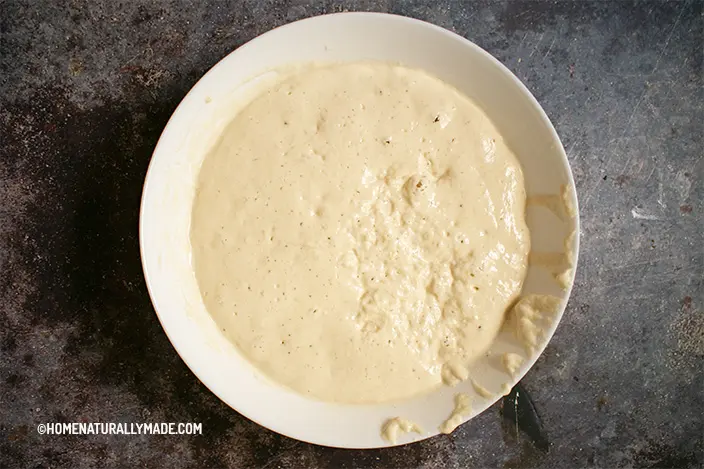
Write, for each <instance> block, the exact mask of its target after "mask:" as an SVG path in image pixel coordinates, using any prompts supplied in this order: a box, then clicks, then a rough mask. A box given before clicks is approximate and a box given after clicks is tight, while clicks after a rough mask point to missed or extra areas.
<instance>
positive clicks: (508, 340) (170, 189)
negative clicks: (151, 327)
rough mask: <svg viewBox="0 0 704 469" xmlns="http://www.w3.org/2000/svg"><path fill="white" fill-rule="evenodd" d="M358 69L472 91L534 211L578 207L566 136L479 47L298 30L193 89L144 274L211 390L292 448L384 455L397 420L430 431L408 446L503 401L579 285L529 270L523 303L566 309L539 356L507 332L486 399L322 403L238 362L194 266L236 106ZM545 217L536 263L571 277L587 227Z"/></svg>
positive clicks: (152, 190)
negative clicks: (203, 196) (297, 77)
mask: <svg viewBox="0 0 704 469" xmlns="http://www.w3.org/2000/svg"><path fill="white" fill-rule="evenodd" d="M360 60H377V61H388V62H395V63H400V64H403V65H406V66H409V67H413V68H419V69H423V70H426V71H427V72H429V73H431V74H433V75H435V76H437V77H439V78H440V79H442V80H444V81H446V82H447V83H450V84H451V85H453V86H455V87H456V88H458V89H459V90H460V91H462V92H464V93H465V94H466V95H468V96H469V97H470V98H471V99H473V100H474V101H475V102H476V103H477V104H478V105H479V106H480V107H481V108H483V110H484V111H485V112H486V113H487V114H488V116H489V117H490V118H491V119H492V121H493V122H494V124H495V125H496V127H497V128H498V129H499V131H500V133H501V134H502V135H503V137H504V139H505V140H506V141H507V143H508V144H509V146H510V147H511V148H512V149H513V151H514V152H515V153H516V155H517V157H518V159H519V160H520V162H521V165H522V167H523V172H524V178H525V186H526V193H527V196H528V197H529V200H548V199H549V198H550V197H553V196H554V195H555V194H559V193H560V191H561V189H562V190H563V192H564V195H565V196H567V198H568V199H569V200H571V201H572V203H573V204H575V206H576V194H575V192H574V184H573V180H572V174H571V172H570V168H569V163H568V161H567V157H566V155H565V151H564V149H563V146H562V144H561V143H560V140H559V138H558V136H557V133H556V132H555V129H554V128H553V126H552V124H551V123H550V121H549V119H548V117H547V116H546V115H545V112H544V111H543V110H542V108H541V107H540V105H539V104H538V102H537V101H536V100H535V98H534V97H533V96H532V95H531V94H530V92H529V91H528V90H527V89H526V87H525V86H523V84H521V82H520V81H519V80H518V79H517V78H516V77H515V76H514V75H513V74H512V73H511V72H510V71H509V70H508V69H507V68H506V67H504V66H503V65H502V64H501V63H499V62H498V61H497V60H496V59H494V58H493V57H492V56H491V55H489V54H488V53H487V52H485V51H484V50H482V49H481V48H479V47H478V46H476V45H474V44H473V43H471V42H469V41H467V40H466V39H464V38H462V37H460V36H458V35H456V34H454V33H451V32H449V31H447V30H445V29H442V28H439V27H437V26H434V25H432V24H428V23H425V22H422V21H418V20H414V19H410V18H405V17H400V16H394V15H386V14H377V13H341V14H334V15H326V16H318V17H314V18H309V19H305V20H301V21H297V22H295V23H291V24H288V25H285V26H282V27H280V28H277V29H274V30H272V31H270V32H268V33H266V34H263V35H261V36H259V37H257V38H256V39H254V40H252V41H250V42H249V43H247V44H245V45H244V46H242V47H240V48H239V49H237V50H235V51H234V52H232V53H231V54H230V55H228V56H227V57H225V58H224V59H222V60H221V61H220V62H219V63H218V64H217V65H215V66H214V67H213V68H212V69H211V70H210V71H209V72H208V73H207V74H206V75H205V76H204V77H203V78H202V79H201V80H200V81H199V82H198V83H197V84H196V85H195V86H194V87H193V89H192V90H191V91H190V92H189V93H188V95H187V96H186V97H185V98H184V99H183V101H182V102H181V104H180V105H179V106H178V108H177V109H176V111H175V112H174V114H173V116H172V117H171V119H170V121H169V123H168V124H167V126H166V128H165V129H164V131H163V133H162V135H161V138H160V139H159V142H158V144H157V146H156V149H155V150H154V155H153V157H152V160H151V164H150V166H149V170H148V172H147V176H146V181H145V184H144V192H143V197H142V206H141V214H140V227H139V228H140V249H141V255H142V264H143V267H144V274H145V277H146V283H147V287H148V289H149V293H150V295H151V299H152V302H153V304H154V308H155V310H156V312H157V315H158V317H159V320H160V321H161V324H162V326H163V328H164V330H165V331H166V334H167V335H168V337H169V339H170V340H171V343H172V344H173V345H174V347H175V348H176V350H177V352H178V353H179V355H180V356H181V358H183V360H184V361H185V362H186V364H187V365H188V366H189V367H190V369H191V370H192V371H193V373H195V375H196V376H197V377H198V378H199V379H200V380H201V381H202V382H203V383H204V384H205V385H206V386H207V387H208V389H210V390H211V391H212V392H213V393H215V394H216V395H217V396H218V397H219V398H220V399H222V400H223V401H224V402H225V403H227V404H228V405H229V406H230V407H232V408H233V409H235V410H236V411H238V412H240V413H241V414H242V415H244V416H246V417H248V418H250V419H251V420H253V421H255V422H257V423H259V424H260V425H262V426H264V427H267V428H269V429H271V430H273V431H275V432H278V433H281V434H284V435H287V436H289V437H292V438H296V439H299V440H303V441H307V442H311V443H316V444H320V445H326V446H335V447H346V448H376V447H384V446H393V444H392V443H390V442H388V441H386V440H384V439H382V437H381V434H380V429H381V426H382V424H383V423H384V422H385V421H386V420H387V419H389V418H393V417H397V416H398V417H403V418H406V419H409V420H412V421H414V422H415V423H417V424H418V425H420V427H422V428H423V429H424V433H422V434H420V435H418V434H415V433H410V434H406V435H402V436H400V438H399V440H398V442H396V443H395V444H404V443H408V442H411V441H418V440H420V439H424V438H428V437H430V436H433V435H436V434H437V433H438V430H437V429H438V426H439V425H440V424H441V423H442V422H443V421H444V420H445V419H446V418H447V417H448V416H449V415H450V413H451V411H452V409H453V396H454V395H455V394H456V393H459V392H464V393H468V394H470V395H471V396H472V397H473V401H472V402H473V405H472V412H471V414H470V415H468V416H467V417H465V421H466V420H469V419H470V418H471V417H472V416H474V415H477V414H478V413H480V412H482V411H483V410H485V409H486V408H488V407H489V406H491V405H492V404H493V403H494V402H496V401H497V400H498V399H499V398H500V397H501V395H502V393H504V392H505V391H506V389H508V387H510V386H512V385H513V384H515V383H516V382H517V381H518V380H520V378H521V377H522V376H523V375H524V374H525V373H526V372H527V371H528V369H529V368H530V367H531V366H532V365H533V364H534V363H535V361H536V360H537V358H538V356H539V355H540V353H542V351H543V350H544V348H545V346H546V345H547V342H548V340H549V339H550V337H551V336H552V334H553V332H554V331H555V329H556V327H557V324H558V322H559V320H560V318H561V316H562V313H563V311H564V307H565V303H566V301H567V298H568V297H569V292H570V289H571V284H572V275H571V274H568V276H569V279H568V280H567V284H566V285H565V286H564V289H561V288H560V287H559V286H558V285H557V283H556V282H555V278H554V273H551V272H550V271H549V269H546V268H545V266H544V265H541V264H539V263H537V264H536V263H533V264H531V265H530V266H529V269H528V275H527V277H526V282H525V284H524V288H523V293H524V294H527V293H544V294H552V295H555V296H558V297H559V298H560V306H559V308H558V310H557V311H556V312H555V314H554V315H552V316H551V317H550V318H549V320H548V321H547V322H546V323H545V324H544V327H543V329H542V332H541V334H540V337H539V343H538V344H537V347H536V348H535V349H534V350H533V353H527V352H526V351H525V350H524V349H523V348H522V347H521V344H520V342H519V341H518V340H517V339H516V338H515V337H514V335H512V334H511V332H510V331H509V330H508V328H504V330H502V332H501V333H500V335H499V336H498V337H497V339H496V341H495V342H494V344H493V345H492V347H491V349H490V350H489V352H488V353H487V356H486V357H483V358H481V359H479V360H477V361H476V362H475V363H474V364H473V365H472V367H471V368H470V375H471V376H472V377H475V378H476V379H477V381H478V382H479V383H480V384H481V386H482V387H483V388H485V389H486V390H488V391H489V393H488V394H487V393H477V392H476V388H475V387H474V386H473V384H472V380H467V381H464V382H462V383H460V384H458V385H457V386H455V387H447V386H443V387H441V388H440V389H438V390H436V391H434V392H431V393H430V394H427V395H423V396H418V397H416V398H412V399H409V400H405V401H403V402H394V403H385V404H372V405H342V404H335V403H328V402H319V401H314V400H310V399H307V398H305V397H303V396H301V395H298V394H296V393H294V392H292V391H289V390H287V389H285V388H283V387H280V386H278V385H276V384H275V383H272V382H271V381H270V380H269V379H267V378H266V377H264V376H263V375H262V374H261V373H260V372H259V371H258V370H257V369H256V368H254V367H253V366H252V365H251V364H250V363H249V362H248V361H247V360H246V359H245V358H244V357H243V356H242V355H240V354H239V353H238V351H237V349H236V347H235V346H234V345H233V344H231V343H230V342H229V341H228V340H227V339H225V337H224V336H223V335H221V334H220V331H219V328H218V327H217V325H216V324H215V322H214V321H213V319H212V318H211V316H210V315H209V314H208V312H207V311H206V309H205V306H204V305H203V302H202V300H201V296H200V293H199V290H198V286H197V283H196V279H195V276H194V273H193V270H192V268H191V263H190V258H191V249H190V241H189V229H190V218H191V208H192V201H193V196H194V191H195V183H196V177H197V174H198V171H199V168H200V165H201V163H202V161H203V158H204V157H205V156H206V154H207V153H208V151H209V149H210V148H211V147H212V145H214V144H215V143H216V142H217V140H218V137H219V135H220V134H221V132H222V130H223V128H224V127H225V125H226V124H227V123H228V122H229V121H230V120H231V119H232V118H233V117H234V115H235V114H236V112H237V108H238V106H241V105H242V104H243V103H245V102H246V101H247V99H250V98H251V97H252V95H253V94H254V93H256V91H257V90H258V89H261V87H262V86H263V85H264V84H266V83H267V82H268V81H271V80H275V79H276V77H277V76H278V75H277V72H276V70H277V69H279V70H280V69H282V67H285V66H286V65H291V64H301V63H306V62H345V61H360ZM534 196H538V197H534ZM544 196H547V199H546V197H544ZM531 197H533V199H531ZM546 207H547V208H549V204H543V205H542V206H541V205H540V204H538V205H537V206H536V207H533V208H531V207H529V208H528V209H527V222H528V226H529V228H530V231H531V240H532V248H533V251H536V250H538V251H543V252H562V253H563V254H564V250H565V249H567V250H568V251H569V255H571V259H572V266H573V269H574V267H575V266H576V261H577V259H576V257H577V252H578V243H579V220H578V217H577V216H573V217H565V216H564V214H563V216H557V211H555V210H552V211H551V210H548V209H546ZM553 209H554V207H553ZM553 212H555V213H553ZM570 233H575V236H574V238H573V239H574V240H573V241H572V242H571V243H570V245H568V246H567V247H566V248H565V246H566V245H565V238H566V237H568V236H569V234H570ZM572 271H573V270H572ZM507 352H513V353H518V354H521V355H523V356H524V361H523V364H522V366H520V368H519V369H518V370H517V371H516V372H515V373H513V375H512V376H511V375H509V374H508V373H507V372H506V370H505V369H504V368H503V367H502V366H501V356H502V355H503V354H505V353H507Z"/></svg>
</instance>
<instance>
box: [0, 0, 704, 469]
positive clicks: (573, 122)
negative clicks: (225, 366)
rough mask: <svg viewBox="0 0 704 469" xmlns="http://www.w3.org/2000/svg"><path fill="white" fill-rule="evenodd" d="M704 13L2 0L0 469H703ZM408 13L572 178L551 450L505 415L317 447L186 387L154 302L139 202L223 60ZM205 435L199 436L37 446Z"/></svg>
mask: <svg viewBox="0 0 704 469" xmlns="http://www.w3.org/2000/svg"><path fill="white" fill-rule="evenodd" d="M702 6H703V5H702V2H701V1H699V0H688V1H664V0H663V1H660V0H658V1H636V2H633V1H627V0H623V1H621V0H618V1H609V0H600V1H591V2H590V1H579V2H577V1H559V2H552V1H550V2H548V1H486V0H483V1H476V2H471V3H469V2H462V1H459V0H439V1H431V0H421V1H411V2H401V1H396V0H370V1H359V2H355V1H350V2H344V3H337V2H331V1H327V0H326V1H313V2H308V1H302V0H290V1H289V0H271V1H258V0H237V1H230V2H225V1H211V2H200V1H195V0H194V1H180V2H179V1H169V2H167V1H144V0H142V1H136V0H135V1H114V0H96V1H76V0H74V1H62V2H54V1H31V0H27V1H15V0H0V32H1V36H0V350H1V354H0V466H2V467H10V468H15V467H17V468H20V467H28V468H33V467H71V468H87V467H120V466H121V467H157V466H161V465H164V466H168V467H174V468H180V467H222V466H230V467H253V468H265V467H266V468H277V467H282V468H287V467H313V468H318V467H320V468H323V467H345V468H352V467H355V468H357V467H359V468H381V467H397V468H411V467H412V468H436V467H437V468H448V469H449V468H467V467H477V468H484V467H506V468H510V467H517V468H518V467H523V468H525V467H542V468H566V467H602V468H612V467H677V468H679V467H692V468H694V467H702V465H704V456H703V451H704V449H703V446H702V435H704V428H703V424H702V415H703V411H702V406H703V404H704V396H703V389H704V381H703V376H702V363H704V360H703V358H704V319H703V314H702V302H703V300H704V298H703V289H702V277H703V264H704V252H703V246H704V239H703V235H702V232H703V228H704V227H703V224H702V210H703V209H704V207H703V205H702V196H703V188H702V181H703V168H702V165H703V163H702V154H703V153H704V142H703V141H702V122H704V99H703V98H704V96H702V89H703V87H704V81H703V77H702V55H703V54H702V44H704V30H703V24H704V18H703V16H702ZM340 10H374V11H390V12H394V13H398V14H402V15H409V16H414V17H417V18H421V19H425V20H428V21H431V22H433V23H436V24H438V25H440V26H443V27H446V28H448V29H451V30H453V31H456V32H457V33H459V34H461V35H463V36H465V37H467V38H469V39H471V40H473V41H475V42H476V43H477V44H479V45H481V46H482V47H484V48H485V49H487V50H488V51H489V52H491V53H492V54H494V55H495V56H496V57H498V58H499V59H500V60H502V61H503V62H504V63H505V64H506V65H507V66H508V67H509V68H511V69H512V70H513V71H514V72H515V73H516V74H517V75H518V76H519V77H520V78H521V80H523V81H524V82H525V83H526V84H527V86H528V87H529V88H530V89H531V90H532V91H533V93H534V94H535V96H536V97H537V98H538V100H539V101H540V102H541V103H542V105H543V106H544V108H545V110H546V111H547V113H548V115H549V116H550V117H551V119H552V120H553V122H554V123H555V126H556V127H557V130H558V132H559V133H560V135H561V137H562V139H563V142H564V144H565V147H566V148H567V150H568V155H569V159H570V162H571V164H572V168H573V171H574V175H575V178H576V182H577V189H578V192H579V196H580V202H581V208H582V221H583V225H582V230H583V232H582V234H583V244H582V253H581V259H580V262H581V263H580V266H579V271H578V274H577V281H576V288H575V291H574V293H573V295H572V298H571V300H570V303H569V307H568V310H567V312H566V314H565V317H564V320H563V322H562V324H561V326H560V328H559V329H558V331H557V334H556V336H555V338H554V339H553V341H552V342H551V344H550V346H549V348H548V350H547V352H546V353H545V354H544V356H543V357H542V358H541V359H540V361H539V362H538V364H537V366H536V367H535V368H534V369H533V370H532V371H531V372H530V373H529V374H528V376H527V377H526V378H525V379H524V381H523V384H524V385H525V387H526V388H527V389H528V390H529V391H530V392H531V394H532V396H533V400H534V401H535V406H536V408H537V410H538V412H539V413H540V415H541V417H542V420H543V424H544V426H545V431H546V435H547V437H548V439H549V441H550V442H551V445H550V449H549V451H548V452H547V453H545V452H543V451H539V450H537V449H535V448H534V446H533V445H532V444H531V443H530V442H529V441H527V440H526V439H525V438H520V439H515V438H512V437H510V436H508V434H507V433H504V431H503V430H502V426H501V418H500V415H499V407H500V406H499V405H497V406H495V407H494V408H492V409H490V410H488V411H487V412H485V413H484V414H482V415H481V416H479V417H478V418H476V419H474V420H472V421H471V422H470V423H469V424H466V425H464V426H463V427H461V428H460V429H459V430H458V431H456V432H455V433H454V434H452V435H451V436H439V437H436V438H432V439H430V440H427V441H424V442H422V443H418V444H414V445H409V446H405V447H401V448H395V449H389V450H381V451H344V450H334V449H327V448H321V447H316V446H312V445H308V444H304V443H300V442H297V441H294V440H290V439H288V438H285V437H281V436H278V435H276V434H274V433H272V432H270V431H268V430H265V429H263V428H260V427H259V426H257V425H256V424H253V423H251V422H250V421H248V420H247V419H245V418H243V417H242V416H240V415H239V414H237V413H236V412H234V411H232V410H231V409H229V408H228V407H227V406H225V405H224V404H223V403H221V402H220V401H219V400H218V399H217V398H216V397H215V396H213V395H212V394H210V393H209V392H208V391H207V389H206V388H205V387H204V386H203V385H202V384H200V382H199V381H198V380H197V379H196V378H195V377H194V376H193V375H192V374H191V373H190V372H189V370H188V369H187V368H186V366H185V365H184V364H183V363H182V361H181V360H180V358H179V357H178V355H177V354H176V352H175V351H174V350H173V348H172V347H171V345H170V344H169V342H168V340H167V338H166V336H165V335H164V333H163V332H162V330H161V328H160V326H159V324H158V322H157V319H156V316H155V314H154V312H153V310H152V307H151V304H150V302H149V298H148V296H147V293H146V290H145V286H144V281H143V279H142V273H141V268H140V261H139V252H138V244H137V220H138V205H139V198H140V191H141V184H142V180H143V177H144V174H145V171H146V168H147V164H148V162H149V157H150V153H151V151H152V148H153V146H154V144H155V143H156V140H157V138H158V136H159V133H160V131H161V129H162V128H163V126H164V124H165V123H166V121H167V119H168V117H169V115H170V114H171V112H172V111H173V110H174V108H175V106H176V105H177V104H178V102H179V101H180V99H181V98H182V97H183V95H184V94H185V93H186V92H187V91H188V89H189V88H190V87H191V86H192V85H193V84H194V82H195V81H196V80H197V78H198V77H199V76H200V75H202V74H203V73H204V72H205V71H206V70H207V69H208V68H209V67H211V66H212V65H213V64H214V63H216V62H217V61H218V60H219V59H220V58H221V57H223V56H224V55H225V54H226V53H228V52H229V51H231V50H233V49H234V48H236V47H238V46H240V45H241V44H243V43H244V42H246V41H247V40H249V39H251V38H253V37H255V36H256V35H258V34H260V33H262V32H264V31H267V30H269V29H271V28H272V27H274V26H277V25H280V24H283V23H286V22H289V21H291V20H295V19H299V18H303V17H306V16H311V15H316V14H320V13H324V12H331V11H340ZM145 420H147V421H173V422H187V421H198V422H202V423H203V428H204V432H203V435H202V436H196V437H185V436H110V437H108V436H95V437H93V436H62V437H48V436H40V435H38V434H37V432H36V426H37V424H38V423H41V422H51V421H58V422H62V421H65V422H74V421H86V422H92V421H96V422H105V421H113V422H142V421H145Z"/></svg>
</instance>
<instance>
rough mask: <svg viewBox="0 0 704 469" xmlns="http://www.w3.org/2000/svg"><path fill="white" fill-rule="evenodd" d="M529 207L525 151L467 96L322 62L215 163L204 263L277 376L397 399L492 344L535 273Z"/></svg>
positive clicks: (203, 210) (201, 271) (200, 196)
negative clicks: (522, 161)
mask: <svg viewBox="0 0 704 469" xmlns="http://www.w3.org/2000/svg"><path fill="white" fill-rule="evenodd" d="M524 209H525V191H524V185H523V176H522V173H521V168H520V166H519V164H518V161H517V159H516V157H515V156H514V155H513V154H512V153H511V151H510V150H509V149H508V148H507V146H506V144H505V143H504V141H503V139H502V138H501V136H500V135H499V133H498V132H497V130H496V128H495V127H494V126H493V124H492V123H491V122H490V121H489V119H488V118H487V116H486V115H485V114H484V113H483V112H482V111H481V110H480V109H479V108H478V107H477V106H476V105H475V104H473V103H472V102H471V101H470V100H469V99H467V98H466V97H465V96H464V95H462V94H461V93H459V92H458V91H457V90H456V89H454V88H452V87H451V86H449V85H447V84H445V83H444V82H442V81H440V80H438V79H436V78H434V77H432V76H429V75H427V74H426V73H424V72H421V71H418V70H412V69H408V68H403V67H400V66H394V65H389V64H382V63H352V64H344V65H331V66H324V67H309V68H306V69H304V70H303V71H302V72H300V73H296V74H293V75H292V76H289V77H288V78H286V79H285V80H283V81H282V82H280V83H278V84H277V85H275V86H274V87H272V88H270V89H268V90H266V91H264V92H263V93H261V94H260V95H259V96H258V97H256V98H255V99H254V100H253V101H252V102H251V103H250V104H249V105H248V106H247V107H245V108H244V109H243V110H242V111H241V112H240V113H238V114H237V116H236V117H235V118H234V120H233V121H232V123H231V124H230V125H229V127H228V128H227V129H226V130H225V132H224V134H223V136H222V139H221V141H220V142H219V143H218V144H217V145H216V146H215V148H214V149H213V151H212V152H211V153H210V154H209V155H208V156H207V157H206V159H205V161H204V163H203V167H202V169H201V171H200V175H199V179H198V186H197V191H196V197H195V201H194V206H193V217H192V225H191V244H192V251H193V256H192V263H193V267H194V270H195V275H196V278H197V280H198V284H199V287H200V290H201V294H202V297H203V300H204V302H205V305H206V307H207V309H208V311H209V312H210V314H211V315H212V316H213V318H214V319H215V321H216V322H217V323H218V325H219V326H220V327H221V329H222V330H223V331H224V332H223V333H224V334H226V335H227V337H228V338H229V339H230V340H231V341H232V342H233V343H234V344H236V345H237V347H239V349H240V350H241V352H242V353H243V354H244V355H245V356H246V357H247V358H248V359H249V360H250V361H251V362H252V363H253V364H254V365H255V366H256V367H257V368H258V369H259V370H261V371H262V372H264V373H265V374H266V375H268V376H269V377H270V378H271V379H272V380H274V381H276V382H278V383H280V384H282V385H284V386H287V387H289V388H291V389H293V390H295V391H297V392H299V393H301V394H303V395H306V396H309V397H311V398H315V399H320V400H325V401H335V402H344V403H371V402H384V401H391V400H398V399H403V398H407V397H411V396H414V395H418V394H421V393H426V392H428V391H430V390H432V389H434V388H436V387H437V386H439V385H440V384H441V383H442V379H443V369H444V370H445V375H447V374H448V370H450V371H452V370H455V369H461V368H462V367H463V366H466V365H467V364H468V363H470V362H471V361H472V360H473V359H474V358H476V357H477V356H479V355H481V354H482V353H484V352H485V351H486V350H487V348H488V347H489V346H490V344H491V343H492V341H493V340H494V338H495V336H496V334H497V332H498V330H499V328H500V326H501V323H502V321H503V317H504V312H505V311H506V309H507V308H508V307H509V306H510V305H511V303H512V302H513V301H514V299H515V298H516V296H517V295H518V293H519V292H520V290H521V287H522V283H523V279H524V276H525V272H526V264H527V256H528V251H529V247H530V242H529V233H528V229H527V227H526V224H525V221H524ZM448 367H449V368H448ZM449 374H450V375H452V376H455V375H456V374H457V373H455V372H451V373H449Z"/></svg>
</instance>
